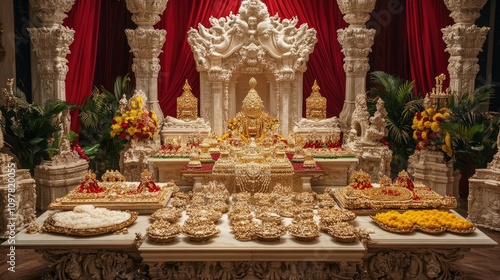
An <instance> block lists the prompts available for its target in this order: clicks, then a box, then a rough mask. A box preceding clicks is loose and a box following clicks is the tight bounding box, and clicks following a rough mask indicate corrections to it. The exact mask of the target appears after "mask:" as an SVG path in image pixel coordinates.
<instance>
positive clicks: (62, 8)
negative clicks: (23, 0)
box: [30, 0, 75, 26]
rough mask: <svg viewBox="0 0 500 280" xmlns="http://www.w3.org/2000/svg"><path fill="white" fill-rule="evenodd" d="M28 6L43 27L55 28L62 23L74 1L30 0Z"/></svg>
mask: <svg viewBox="0 0 500 280" xmlns="http://www.w3.org/2000/svg"><path fill="white" fill-rule="evenodd" d="M30 4H31V7H32V8H33V10H34V11H35V16H36V17H37V18H39V19H40V20H41V22H42V25H43V26H57V25H61V24H62V23H63V20H64V19H65V18H66V17H67V15H66V13H67V12H69V11H70V10H71V7H73V4H75V0H30Z"/></svg>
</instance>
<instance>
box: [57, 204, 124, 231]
mask: <svg viewBox="0 0 500 280" xmlns="http://www.w3.org/2000/svg"><path fill="white" fill-rule="evenodd" d="M130 217H131V215H130V213H128V212H124V211H115V210H108V209H106V208H95V207H94V206H93V205H79V206H75V208H73V211H64V212H59V213H55V214H54V215H53V216H52V219H53V220H54V226H58V227H64V228H71V229H89V228H102V227H108V226H113V225H117V224H120V223H123V222H125V221H127V220H128V219H130Z"/></svg>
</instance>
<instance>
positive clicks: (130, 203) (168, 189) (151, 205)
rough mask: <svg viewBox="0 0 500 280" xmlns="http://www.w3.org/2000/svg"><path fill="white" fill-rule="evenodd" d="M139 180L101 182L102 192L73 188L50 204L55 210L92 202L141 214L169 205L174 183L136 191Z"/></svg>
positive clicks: (99, 205) (97, 205)
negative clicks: (80, 190)
mask: <svg viewBox="0 0 500 280" xmlns="http://www.w3.org/2000/svg"><path fill="white" fill-rule="evenodd" d="M138 185H139V182H100V183H99V187H101V188H102V189H104V191H103V192H100V193H81V192H78V188H75V189H73V190H72V191H70V192H69V193H68V194H66V195H65V196H63V197H61V198H58V199H56V201H55V202H53V203H51V204H50V205H49V208H50V209H54V210H72V209H73V208H74V207H75V206H78V205H84V204H91V205H94V206H96V207H104V208H107V209H114V210H131V211H137V212H139V213H140V214H151V213H153V212H155V211H156V210H158V209H161V208H164V207H165V206H166V205H167V202H168V200H169V199H170V196H171V195H172V187H174V186H175V185H173V184H172V183H165V184H160V183H157V184H156V185H157V186H158V187H159V189H160V190H159V191H156V192H148V191H144V192H140V193H135V192H134V190H136V189H137V186H138Z"/></svg>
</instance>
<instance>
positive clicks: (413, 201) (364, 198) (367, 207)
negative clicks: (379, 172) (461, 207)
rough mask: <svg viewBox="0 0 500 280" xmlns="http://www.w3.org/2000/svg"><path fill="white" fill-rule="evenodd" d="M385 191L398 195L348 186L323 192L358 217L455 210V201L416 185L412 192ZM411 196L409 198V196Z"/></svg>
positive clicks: (404, 190) (389, 188) (405, 190)
mask: <svg viewBox="0 0 500 280" xmlns="http://www.w3.org/2000/svg"><path fill="white" fill-rule="evenodd" d="M384 189H385V190H386V191H390V190H393V191H394V190H398V191H400V194H399V193H398V195H392V194H391V195H389V194H388V195H381V192H380V190H382V188H379V187H375V188H372V189H367V190H356V189H353V188H352V187H350V186H347V187H343V188H335V189H334V188H329V189H326V190H325V191H326V192H328V193H329V194H330V195H331V196H333V197H334V198H335V200H336V201H337V202H338V204H339V206H340V207H341V208H344V209H349V210H351V211H353V212H355V213H356V214H358V215H372V214H375V213H377V212H380V211H384V210H390V209H397V210H406V209H434V208H455V207H456V200H455V199H453V198H450V197H443V196H441V195H439V194H438V193H436V192H434V191H432V190H430V189H429V188H428V187H425V186H423V185H416V186H415V189H414V191H413V192H411V191H409V190H407V189H404V188H399V189H397V188H394V187H386V188H384ZM410 194H411V196H410Z"/></svg>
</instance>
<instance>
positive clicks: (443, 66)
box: [406, 0, 453, 93]
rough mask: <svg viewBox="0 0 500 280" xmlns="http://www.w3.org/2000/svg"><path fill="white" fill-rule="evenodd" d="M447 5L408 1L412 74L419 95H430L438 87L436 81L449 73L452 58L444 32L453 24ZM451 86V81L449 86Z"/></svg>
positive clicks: (409, 48)
mask: <svg viewBox="0 0 500 280" xmlns="http://www.w3.org/2000/svg"><path fill="white" fill-rule="evenodd" d="M449 14H450V12H449V11H448V9H447V8H446V6H445V4H444V2H443V1H435V0H420V1H416V0H406V21H407V24H406V27H407V32H408V46H409V47H408V50H409V56H410V71H411V76H412V79H413V80H414V81H415V91H416V92H420V93H428V92H430V91H431V89H432V87H434V85H435V82H436V81H435V77H436V76H438V75H439V74H441V73H445V74H446V73H448V70H447V66H448V59H449V57H450V55H449V54H448V53H447V52H445V51H444V49H445V48H446V44H445V43H444V41H443V33H442V32H441V28H444V27H446V26H448V25H452V24H453V19H452V18H451V17H450V16H449ZM447 84H449V79H447V80H446V81H445V85H447Z"/></svg>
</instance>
